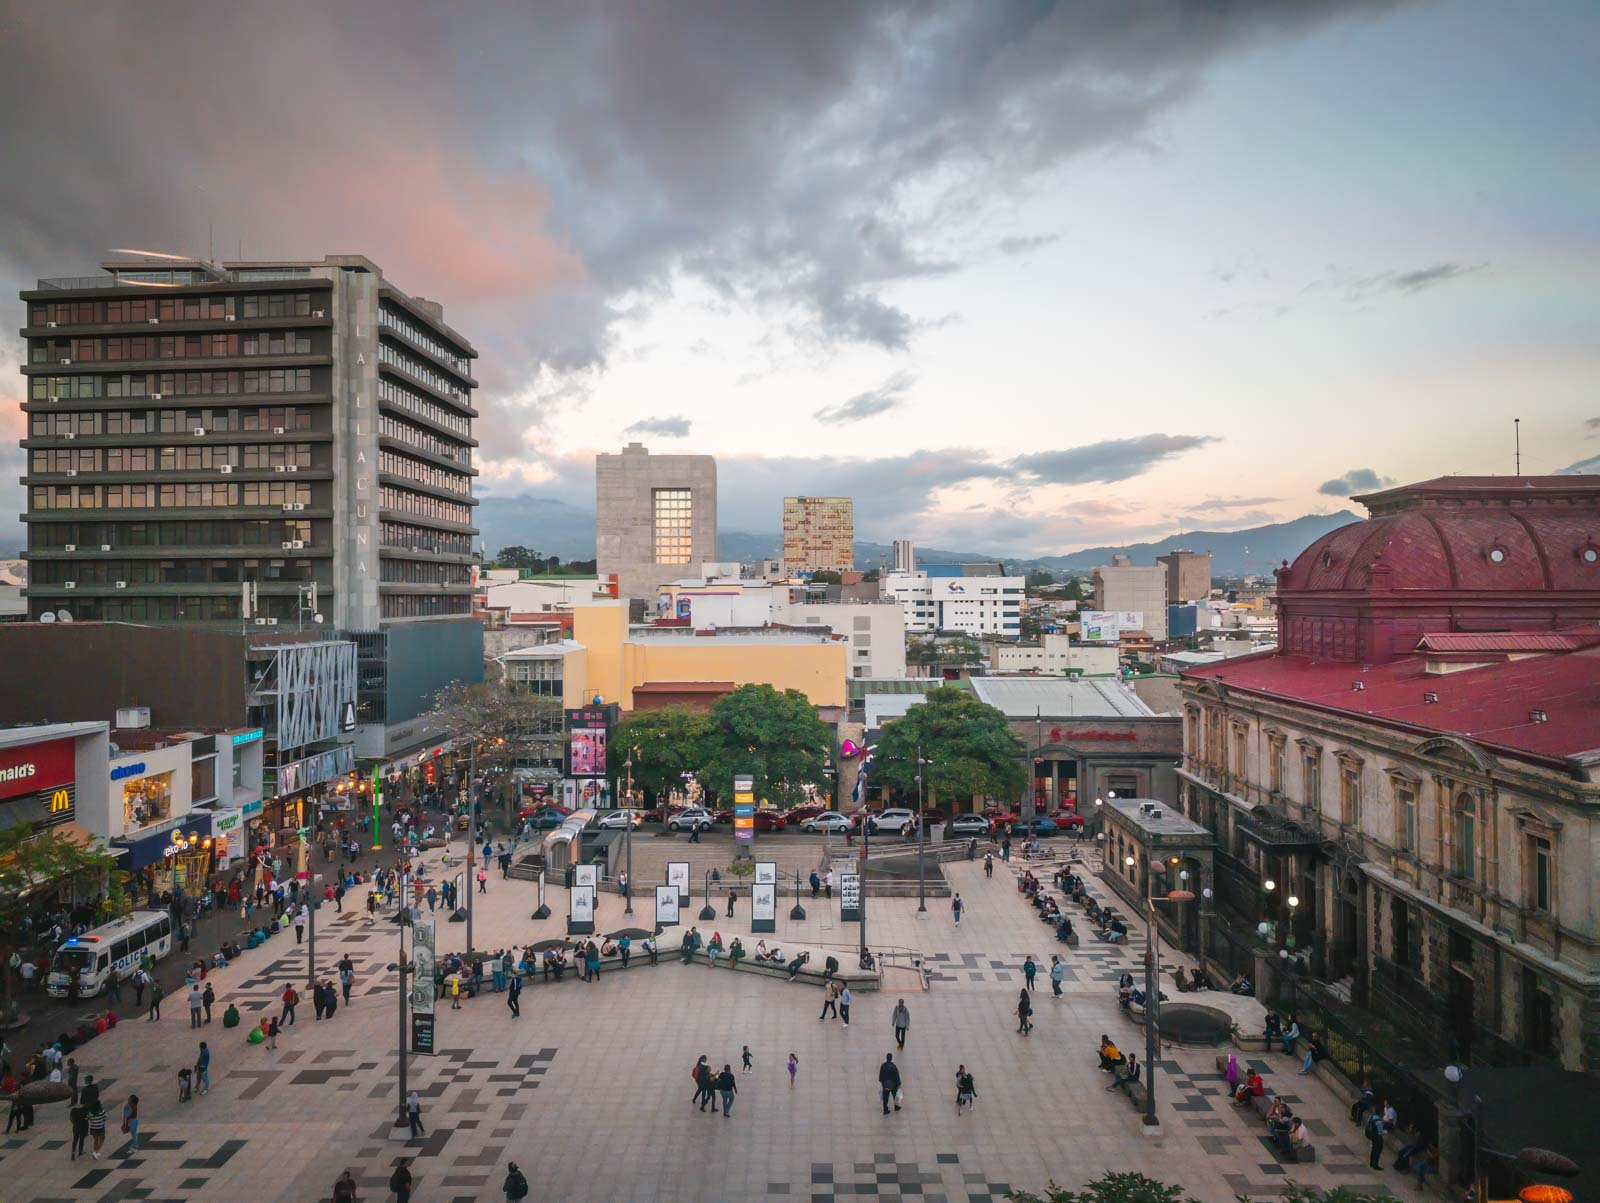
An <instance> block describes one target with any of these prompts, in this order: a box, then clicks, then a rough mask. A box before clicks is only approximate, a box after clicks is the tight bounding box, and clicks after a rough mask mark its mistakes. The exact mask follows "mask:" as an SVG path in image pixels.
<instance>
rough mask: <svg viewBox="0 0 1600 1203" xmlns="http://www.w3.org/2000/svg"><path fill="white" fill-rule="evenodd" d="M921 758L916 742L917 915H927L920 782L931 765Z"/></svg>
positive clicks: (923, 794)
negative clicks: (925, 769)
mask: <svg viewBox="0 0 1600 1203" xmlns="http://www.w3.org/2000/svg"><path fill="white" fill-rule="evenodd" d="M932 763H933V761H931V760H924V759H923V758H922V741H921V740H918V741H917V914H919V915H926V914H927V913H928V875H927V870H926V868H925V867H924V865H923V860H924V857H925V856H926V855H927V851H928V818H927V807H926V805H925V799H926V797H927V788H926V785H925V783H924V782H923V780H922V776H923V769H924V768H925V767H926V766H927V765H930V764H932Z"/></svg>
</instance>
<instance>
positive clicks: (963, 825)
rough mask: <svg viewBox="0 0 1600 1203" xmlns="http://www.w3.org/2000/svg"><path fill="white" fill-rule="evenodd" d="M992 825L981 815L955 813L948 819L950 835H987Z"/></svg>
mask: <svg viewBox="0 0 1600 1203" xmlns="http://www.w3.org/2000/svg"><path fill="white" fill-rule="evenodd" d="M993 831H994V825H993V824H992V823H990V822H989V820H988V819H986V818H984V817H983V816H982V815H957V816H956V817H955V818H953V819H951V820H950V834H951V835H989V834H990V833H991V832H993Z"/></svg>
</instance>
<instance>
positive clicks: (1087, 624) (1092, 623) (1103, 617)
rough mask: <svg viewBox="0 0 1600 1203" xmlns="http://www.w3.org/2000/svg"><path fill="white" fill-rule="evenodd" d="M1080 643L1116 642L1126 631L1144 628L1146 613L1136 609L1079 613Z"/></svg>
mask: <svg viewBox="0 0 1600 1203" xmlns="http://www.w3.org/2000/svg"><path fill="white" fill-rule="evenodd" d="M1078 623H1079V626H1078V641H1079V642H1080V643H1116V642H1117V641H1118V640H1119V639H1121V638H1122V632H1124V631H1141V630H1143V629H1144V615H1143V614H1141V613H1139V612H1138V611H1136V610H1085V611H1083V613H1081V614H1079V615H1078Z"/></svg>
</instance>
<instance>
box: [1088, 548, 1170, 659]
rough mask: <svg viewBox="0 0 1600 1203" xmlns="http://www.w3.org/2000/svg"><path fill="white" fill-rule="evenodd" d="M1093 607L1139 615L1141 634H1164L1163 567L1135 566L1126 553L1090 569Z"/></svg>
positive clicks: (1163, 636)
mask: <svg viewBox="0 0 1600 1203" xmlns="http://www.w3.org/2000/svg"><path fill="white" fill-rule="evenodd" d="M1093 580H1094V608H1095V609H1096V610H1110V611H1113V612H1121V613H1127V612H1130V611H1131V612H1134V613H1137V614H1140V615H1142V618H1141V623H1142V626H1143V628H1144V632H1145V634H1147V635H1149V636H1150V637H1151V638H1153V639H1165V638H1166V637H1167V570H1166V569H1165V568H1164V567H1162V566H1161V565H1159V564H1152V565H1151V566H1150V567H1148V568H1135V567H1134V565H1133V561H1132V560H1130V559H1128V557H1127V556H1122V555H1118V556H1112V557H1111V563H1110V564H1108V565H1102V566H1101V567H1099V568H1096V569H1095V570H1094V574H1093Z"/></svg>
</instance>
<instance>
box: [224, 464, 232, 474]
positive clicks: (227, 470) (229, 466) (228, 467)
mask: <svg viewBox="0 0 1600 1203" xmlns="http://www.w3.org/2000/svg"><path fill="white" fill-rule="evenodd" d="M232 471H233V465H232V464H223V465H222V474H223V475H224V476H227V475H228V474H229V473H230V472H232Z"/></svg>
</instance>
